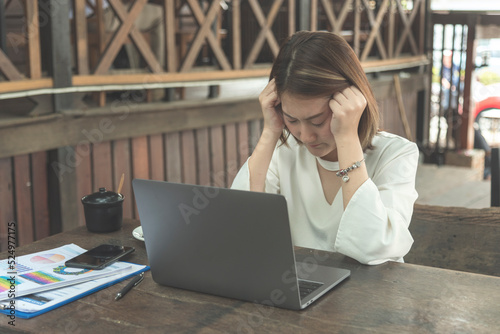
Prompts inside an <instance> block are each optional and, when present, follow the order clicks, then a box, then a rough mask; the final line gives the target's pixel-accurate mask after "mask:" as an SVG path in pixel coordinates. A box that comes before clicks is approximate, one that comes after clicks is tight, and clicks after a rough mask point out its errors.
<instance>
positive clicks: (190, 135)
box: [181, 130, 197, 184]
mask: <svg viewBox="0 0 500 334" xmlns="http://www.w3.org/2000/svg"><path fill="white" fill-rule="evenodd" d="M181 147H182V171H183V173H182V176H183V178H182V182H183V183H189V184H196V183H197V178H196V174H197V166H196V146H195V139H194V130H185V131H182V133H181Z"/></svg>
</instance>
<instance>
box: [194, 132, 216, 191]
mask: <svg viewBox="0 0 500 334" xmlns="http://www.w3.org/2000/svg"><path fill="white" fill-rule="evenodd" d="M195 135H196V159H197V161H198V163H197V166H198V184H201V185H205V186H208V185H210V184H211V183H210V182H211V181H210V180H211V178H212V175H211V174H212V173H211V170H210V137H209V133H208V128H204V129H197V130H196V132H195Z"/></svg>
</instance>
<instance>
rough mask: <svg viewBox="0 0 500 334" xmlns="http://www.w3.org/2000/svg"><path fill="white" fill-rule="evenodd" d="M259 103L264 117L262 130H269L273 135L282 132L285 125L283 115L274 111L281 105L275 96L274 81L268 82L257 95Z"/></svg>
mask: <svg viewBox="0 0 500 334" xmlns="http://www.w3.org/2000/svg"><path fill="white" fill-rule="evenodd" d="M259 102H260V106H261V108H262V114H263V115H264V130H266V129H267V130H269V131H271V132H272V133H274V134H279V135H281V133H282V132H283V129H284V127H285V123H284V121H283V115H282V114H281V113H280V112H278V111H277V110H276V107H277V106H278V105H279V104H280V103H281V101H280V99H279V98H278V94H276V83H275V82H274V79H272V80H271V81H269V83H268V84H267V86H266V88H264V90H263V91H262V93H260V95H259Z"/></svg>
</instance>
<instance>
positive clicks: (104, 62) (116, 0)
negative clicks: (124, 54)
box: [95, 0, 163, 74]
mask: <svg viewBox="0 0 500 334" xmlns="http://www.w3.org/2000/svg"><path fill="white" fill-rule="evenodd" d="M108 1H109V4H110V6H111V7H112V9H113V10H114V11H115V13H116V15H117V16H118V18H119V19H120V21H121V25H120V27H119V28H118V30H117V31H116V32H115V34H114V36H113V39H112V40H111V42H110V43H109V44H108V46H107V47H106V50H105V51H104V53H103V55H102V56H101V59H100V60H99V64H98V65H97V68H96V70H95V74H104V73H105V72H106V71H107V70H108V69H109V68H110V67H111V64H112V63H113V60H114V59H115V57H116V55H117V54H118V52H119V51H120V47H121V46H122V45H123V44H124V43H125V40H126V38H127V36H129V35H130V37H131V38H132V41H133V43H134V44H135V46H136V47H137V50H138V51H139V52H140V53H141V54H142V56H143V57H144V60H145V61H146V63H147V64H148V66H149V68H150V69H151V71H153V72H154V73H161V72H162V71H163V69H162V68H161V65H160V63H159V62H158V59H156V56H155V55H154V54H153V52H152V51H151V48H150V46H149V44H148V43H147V42H146V41H145V39H144V37H143V36H142V35H141V33H140V32H139V30H137V28H136V27H135V26H134V22H135V19H136V18H137V16H139V14H140V13H141V11H142V9H143V8H144V6H145V5H146V3H147V0H136V1H135V2H134V4H133V5H132V8H131V9H130V11H129V12H128V14H127V10H126V9H125V7H124V5H123V4H122V2H121V1H120V0H108Z"/></svg>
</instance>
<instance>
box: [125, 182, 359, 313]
mask: <svg viewBox="0 0 500 334" xmlns="http://www.w3.org/2000/svg"><path fill="white" fill-rule="evenodd" d="M133 189H134V194H135V198H136V201H137V208H138V209H139V219H140V221H141V225H142V229H143V233H144V240H145V243H146V251H147V255H148V259H149V265H150V267H151V273H152V275H153V280H154V281H155V282H156V283H159V284H161V285H167V286H171V287H176V288H182V289H187V290H193V291H198V292H203V293H209V294H213V295H218V296H223V297H229V298H235V299H240V300H245V301H250V302H256V303H261V304H265V305H272V306H276V307H282V308H287V309H294V310H300V309H303V308H305V307H307V306H308V305H309V304H311V303H312V302H313V301H315V300H316V299H318V298H319V297H320V296H322V295H323V294H325V293H326V292H327V291H328V290H330V289H331V288H332V287H334V286H335V285H337V284H339V283H340V282H341V281H342V280H344V279H345V278H347V277H348V276H349V275H350V271H349V270H346V269H340V268H331V267H325V266H322V265H318V264H317V262H316V261H315V259H313V258H311V261H308V263H296V262H295V255H294V250H293V245H292V238H291V233H290V225H289V222H288V212H287V206H286V201H285V198H284V197H283V196H282V195H275V194H265V193H257V192H250V191H241V190H233V189H224V188H214V187H205V186H195V185H188V184H179V183H169V182H161V181H151V180H141V179H135V180H133ZM297 276H299V277H297Z"/></svg>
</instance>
